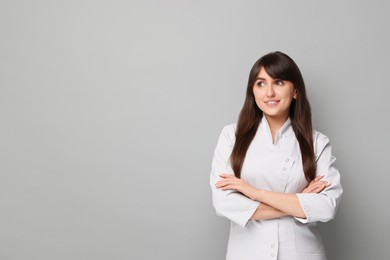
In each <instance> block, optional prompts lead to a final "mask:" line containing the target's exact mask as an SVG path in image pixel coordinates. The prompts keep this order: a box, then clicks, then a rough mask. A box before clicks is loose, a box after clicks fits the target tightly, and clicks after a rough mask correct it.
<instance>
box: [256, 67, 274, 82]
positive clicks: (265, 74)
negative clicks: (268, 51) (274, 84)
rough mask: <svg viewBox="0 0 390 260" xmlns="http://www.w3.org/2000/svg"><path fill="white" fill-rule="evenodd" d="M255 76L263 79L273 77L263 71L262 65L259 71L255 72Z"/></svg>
mask: <svg viewBox="0 0 390 260" xmlns="http://www.w3.org/2000/svg"><path fill="white" fill-rule="evenodd" d="M257 77H258V78H263V79H274V78H273V77H271V76H270V75H268V73H267V72H266V71H265V69H264V67H261V68H260V71H259V73H258V74H257Z"/></svg>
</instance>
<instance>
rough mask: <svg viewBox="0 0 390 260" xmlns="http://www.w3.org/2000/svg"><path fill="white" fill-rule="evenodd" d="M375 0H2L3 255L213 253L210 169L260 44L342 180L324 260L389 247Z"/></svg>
mask: <svg viewBox="0 0 390 260" xmlns="http://www.w3.org/2000/svg"><path fill="white" fill-rule="evenodd" d="M389 8H390V4H389V3H388V1H222V0H221V1H179V0H176V1H169V0H168V1H92V0H78V1H74V0H72V1H5V0H1V1H0V37H1V38H0V160H1V161H0V259H1V260H14V259H15V260H53V259H59V260H62V259H64V260H76V259H80V260H85V259H95V260H103V259H137V260H142V259H186V260H189V259H210V260H212V259H213V260H214V259H223V258H224V255H225V248H226V242H227V236H228V225H229V222H228V221H227V220H226V219H224V218H220V217H217V216H216V215H215V212H214V209H213V208H212V205H211V197H210V196H211V192H210V189H209V184H208V178H209V172H210V167H211V159H212V155H213V151H214V148H215V145H216V142H217V138H218V135H219V133H220V131H221V130H222V127H223V126H224V125H226V124H229V123H232V122H235V121H236V120H237V116H238V113H239V110H240V109H241V106H242V103H243V99H244V92H245V85H246V81H247V76H248V73H249V70H250V68H251V66H252V64H253V63H254V62H255V61H256V59H257V58H258V57H260V56H262V55H264V54H266V53H268V52H270V51H274V50H280V51H283V52H285V53H287V54H289V55H290V56H291V57H292V58H293V59H294V60H295V61H296V62H297V64H298V65H299V66H300V68H301V70H302V73H303V75H304V78H305V81H306V84H307V88H308V92H309V98H310V101H311V104H312V110H313V115H314V118H313V120H314V124H315V128H316V129H317V130H320V131H321V132H323V133H325V134H326V135H328V136H329V137H330V139H331V142H332V143H333V147H334V153H335V155H336V157H337V158H338V161H337V162H338V167H339V169H340V171H341V174H342V184H343V186H344V189H345V194H344V197H343V201H342V204H341V208H340V210H339V213H338V215H337V216H336V219H335V220H334V221H332V222H329V223H326V224H321V226H320V228H321V231H322V234H323V238H324V241H325V245H326V248H327V252H328V256H329V259H330V260H338V259H343V260H367V259H387V258H388V256H387V253H388V241H389V240H390V237H389V234H390V230H389V224H388V223H389V222H388V220H389V219H390V214H389V212H390V211H389V207H388V200H387V199H386V197H387V195H384V194H387V193H388V192H387V191H388V187H389V185H388V183H389V181H390V178H389V174H388V172H389V170H388V169H389V152H388V151H389V145H390V142H389V137H388V136H389V135H388V131H389V119H388V112H390V111H389V107H388V106H389V105H388V104H387V101H388V99H389V97H390V95H389V94H390V91H389V87H388V85H389V83H388V75H389V73H390V62H389V60H390V52H389V51H388V46H390V35H389V29H388V25H389V24H390V16H389V15H388V10H389Z"/></svg>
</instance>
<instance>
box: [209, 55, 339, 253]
mask: <svg viewBox="0 0 390 260" xmlns="http://www.w3.org/2000/svg"><path fill="white" fill-rule="evenodd" d="M334 162H335V158H334V157H333V155H332V152H331V145H330V143H329V139H328V138H327V137H326V136H325V135H323V134H322V133H320V132H317V131H315V130H313V129H312V123H311V112H310V105H309V102H308V100H307V98H306V90H305V85H304V81H303V78H302V75H301V73H300V71H299V68H298V66H297V65H296V64H295V62H294V61H293V60H292V59H291V58H290V57H289V56H287V55H286V54H284V53H281V52H273V53H269V54H267V55H265V56H263V57H261V58H260V59H259V60H258V61H256V63H255V64H254V65H253V67H252V70H251V71H250V74H249V80H248V86H247V91H246V99H245V102H244V106H243V108H242V110H241V113H240V116H239V119H238V122H237V124H231V125H228V126H225V127H224V128H223V130H222V133H221V135H220V137H219V140H218V144H217V147H216V149H215V153H214V158H213V162H212V171H211V178H210V185H211V188H212V195H213V205H214V207H215V209H216V212H217V214H218V215H221V216H224V217H226V218H228V219H230V220H231V226H230V236H229V243H228V249H227V255H226V259H228V260H255V259H261V260H263V259H278V260H294V259H296V260H305V259H310V260H324V259H326V256H325V252H324V247H323V245H322V241H321V238H320V235H319V233H318V229H317V225H316V222H317V221H322V222H326V221H329V220H331V219H333V218H334V216H335V213H336V210H337V207H338V204H339V201H340V198H341V195H342V193H343V190H342V187H341V184H340V175H339V172H338V170H337V169H336V168H335V166H334Z"/></svg>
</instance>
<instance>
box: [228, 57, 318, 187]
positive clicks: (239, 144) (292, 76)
mask: <svg viewBox="0 0 390 260" xmlns="http://www.w3.org/2000/svg"><path fill="white" fill-rule="evenodd" d="M262 67H263V68H264V69H265V71H266V72H267V74H268V75H269V76H271V77H272V78H276V79H281V80H287V81H290V82H292V83H293V85H294V87H295V89H296V91H297V94H298V95H297V99H293V100H292V103H291V105H290V120H291V125H292V127H293V130H294V133H295V136H296V138H297V140H298V143H299V147H300V150H301V155H302V164H303V171H304V174H305V178H306V180H307V181H311V180H313V179H314V178H315V175H316V162H315V157H314V146H313V130H312V122H311V111H310V104H309V101H308V100H307V97H306V89H305V83H304V81H303V77H302V74H301V72H300V70H299V68H298V66H297V65H296V64H295V62H294V61H293V60H292V59H291V58H290V57H289V56H287V55H286V54H284V53H282V52H278V51H277V52H271V53H269V54H267V55H265V56H263V57H261V58H260V59H258V60H257V61H256V62H255V64H254V65H253V67H252V69H251V71H250V73H249V79H248V85H247V89H246V97H245V102H244V106H243V107H242V110H241V112H240V116H239V118H238V122H237V128H236V142H235V144H234V147H233V151H232V154H231V156H230V162H231V164H232V169H233V171H234V174H235V176H236V177H237V178H240V177H241V169H242V165H243V163H244V160H245V156H246V152H247V150H248V147H249V145H250V143H251V142H252V140H253V138H254V137H255V135H256V131H257V128H258V126H259V124H260V121H261V119H262V117H263V112H262V111H261V110H260V109H259V107H258V106H257V104H256V102H255V97H254V94H253V86H254V84H255V81H256V77H257V75H258V74H259V72H260V69H261V68H262Z"/></svg>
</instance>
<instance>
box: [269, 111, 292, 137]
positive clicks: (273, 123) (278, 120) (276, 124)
mask: <svg viewBox="0 0 390 260" xmlns="http://www.w3.org/2000/svg"><path fill="white" fill-rule="evenodd" d="M265 117H266V118H267V122H268V125H269V129H270V130H271V134H272V143H274V141H275V137H276V135H277V133H278V131H279V129H280V128H281V127H282V126H283V124H284V123H285V122H286V120H287V119H288V115H287V116H283V117H272V116H265Z"/></svg>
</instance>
